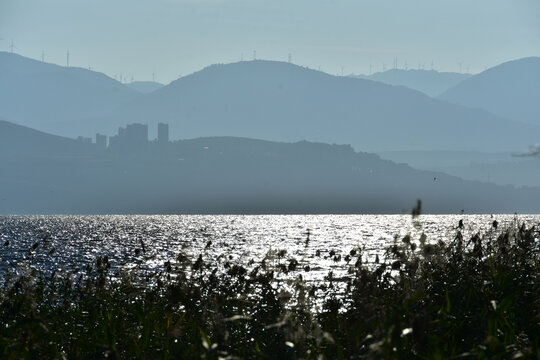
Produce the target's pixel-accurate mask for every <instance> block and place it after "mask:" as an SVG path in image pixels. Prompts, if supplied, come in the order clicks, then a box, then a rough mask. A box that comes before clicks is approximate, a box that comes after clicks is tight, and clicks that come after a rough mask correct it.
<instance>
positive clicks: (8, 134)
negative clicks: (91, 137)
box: [0, 120, 95, 160]
mask: <svg viewBox="0 0 540 360" xmlns="http://www.w3.org/2000/svg"><path fill="white" fill-rule="evenodd" d="M94 152H95V147H94V145H93V144H88V143H84V142H82V141H79V140H73V139H68V138H65V137H61V136H56V135H50V134H46V133H43V132H41V131H37V130H34V129H31V128H28V127H25V126H21V125H16V124H13V123H10V122H7V121H5V120H0V159H2V160H7V159H13V158H19V157H58V156H69V157H73V156H81V155H83V156H86V155H89V154H93V153H94Z"/></svg>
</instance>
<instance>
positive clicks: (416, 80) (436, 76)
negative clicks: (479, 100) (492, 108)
mask: <svg viewBox="0 0 540 360" xmlns="http://www.w3.org/2000/svg"><path fill="white" fill-rule="evenodd" d="M351 76H352V77H355V78H359V79H368V80H374V81H380V82H382V83H385V84H388V85H400V86H406V87H408V88H410V89H414V90H418V91H421V92H423V93H424V94H426V95H429V96H431V97H437V96H438V95H440V94H441V93H443V92H444V91H446V90H448V89H449V88H451V87H453V86H455V85H457V84H459V83H460V82H462V81H463V80H465V79H468V78H469V77H471V74H462V73H454V72H438V71H435V70H414V69H411V70H403V69H391V70H387V71H383V72H377V73H375V74H372V75H351Z"/></svg>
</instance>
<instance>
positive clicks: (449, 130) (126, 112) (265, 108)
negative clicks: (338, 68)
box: [95, 60, 540, 151]
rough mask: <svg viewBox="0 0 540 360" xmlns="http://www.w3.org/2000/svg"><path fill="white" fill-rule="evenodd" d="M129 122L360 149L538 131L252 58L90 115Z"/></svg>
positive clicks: (471, 143) (515, 138)
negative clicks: (303, 140)
mask: <svg viewBox="0 0 540 360" xmlns="http://www.w3.org/2000/svg"><path fill="white" fill-rule="evenodd" d="M131 122H142V123H149V124H152V126H151V128H155V126H154V125H155V123H157V122H168V123H170V125H171V137H172V138H191V137H200V136H218V135H219V136H241V137H249V138H259V139H267V140H277V141H298V140H302V139H305V140H309V141H320V142H326V143H348V144H351V145H353V146H354V147H355V148H356V149H362V150H366V151H379V150H404V149H407V150H479V151H492V150H493V151H504V150H508V151H515V150H516V149H517V150H521V149H523V148H526V147H527V146H528V145H529V144H530V143H534V142H535V141H536V140H537V137H536V136H533V134H534V133H536V134H537V133H539V132H540V127H536V126H527V125H523V124H515V123H513V122H510V121H507V120H504V119H501V118H498V117H496V116H494V115H492V114H490V113H488V112H486V111H483V110H475V109H470V108H467V107H464V106H460V105H455V104H451V103H448V102H446V101H440V100H436V99H433V98H430V97H428V96H427V95H424V94H422V93H420V92H418V91H415V90H411V89H408V88H405V87H400V86H391V85H386V84H382V83H380V82H374V81H370V80H364V79H353V78H349V77H336V76H331V75H328V74H325V73H322V72H319V71H315V70H310V69H307V68H302V67H299V66H296V65H292V64H289V63H283V62H274V61H260V60H256V61H248V62H238V63H233V64H226V65H213V66H210V67H208V68H205V69H203V70H202V71H199V72H197V73H194V74H192V75H189V76H185V77H182V78H180V79H178V80H176V81H173V82H172V83H171V84H169V85H167V86H165V87H163V88H161V89H159V90H157V91H155V92H152V93H150V94H147V95H144V96H143V97H141V98H139V99H137V101H136V102H132V103H131V104H129V105H128V106H124V107H123V108H121V109H119V110H118V111H115V112H113V113H111V114H110V115H109V116H107V117H104V118H101V119H95V124H96V126H99V127H100V128H101V129H106V130H107V131H108V132H109V133H113V132H115V131H116V128H117V127H118V126H119V125H124V124H126V123H131Z"/></svg>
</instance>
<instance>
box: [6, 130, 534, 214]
mask: <svg viewBox="0 0 540 360" xmlns="http://www.w3.org/2000/svg"><path fill="white" fill-rule="evenodd" d="M1 126H2V128H1V130H2V132H1V134H3V136H4V138H3V140H4V139H6V138H10V139H12V141H13V144H16V143H19V144H22V145H21V147H24V144H30V143H33V144H37V146H38V147H40V146H41V149H49V150H45V151H44V152H43V154H42V155H40V156H38V155H37V153H36V151H39V149H35V150H33V151H29V152H27V153H26V154H22V155H21V154H19V153H11V154H10V153H4V152H1V153H0V154H1V155H0V174H2V176H0V214H16V213H18V214H28V213H33V214H46V213H53V214H59V213H70V214H112V213H119V214H133V213H144V214H155V213H168V214H175V213H219V214H223V213H238V214H249V213H401V212H403V211H405V212H410V209H411V208H412V206H413V205H415V204H416V200H417V199H422V203H423V209H424V211H425V212H427V213H459V212H460V211H461V209H463V210H465V211H466V212H467V213H478V212H484V213H485V212H505V213H511V212H515V211H517V212H520V213H536V212H538V211H539V210H540V205H539V203H538V201H537V199H538V198H539V196H540V188H522V189H521V188H519V189H518V188H514V187H509V186H507V187H502V186H496V185H492V184H484V183H479V182H471V181H464V180H461V179H459V178H456V177H453V176H448V175H445V174H441V173H435V172H428V171H420V170H415V169H412V168H410V167H408V166H406V165H399V164H396V163H394V162H391V161H388V160H382V159H381V158H379V157H378V156H377V155H374V154H369V153H363V152H355V151H354V150H353V149H352V147H350V146H348V145H328V144H322V143H312V142H306V141H301V142H295V143H282V142H269V141H262V140H253V139H245V138H234V137H212V138H197V139H192V140H182V141H176V142H170V143H161V144H160V143H157V142H149V143H148V144H147V146H146V150H145V152H144V153H140V152H139V153H138V154H137V156H132V155H133V154H132V155H131V156H130V155H129V154H127V155H126V154H122V153H117V152H115V151H114V150H113V149H111V148H109V149H108V150H106V151H97V149H95V148H91V149H90V152H88V153H86V154H85V156H81V154H80V148H79V147H78V145H77V144H76V142H74V140H70V139H64V138H61V137H57V136H51V135H47V134H44V133H41V132H35V131H32V130H31V129H27V128H23V127H21V126H18V125H13V124H8V123H4V122H2V123H1ZM79 145H80V144H79ZM87 145H88V144H87ZM51 147H59V148H61V149H62V148H63V149H64V151H58V149H56V150H54V151H50V149H51ZM71 152H73V153H72V154H70V153H71Z"/></svg>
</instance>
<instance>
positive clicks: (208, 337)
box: [0, 226, 540, 359]
mask: <svg viewBox="0 0 540 360" xmlns="http://www.w3.org/2000/svg"><path fill="white" fill-rule="evenodd" d="M538 238H539V232H538V230H537V229H536V228H534V227H532V228H525V226H520V227H518V226H516V227H512V228H508V229H506V230H505V231H503V232H502V233H501V235H500V236H497V237H494V238H492V237H491V235H489V234H488V235H486V236H484V237H480V236H478V235H475V236H473V237H472V238H470V239H464V238H463V237H462V235H461V233H460V232H459V231H458V232H457V233H456V236H455V238H454V239H448V241H446V242H439V243H438V244H430V243H427V242H426V239H425V237H422V238H420V239H412V238H411V237H409V236H406V237H404V238H403V239H400V240H399V241H396V243H395V244H393V245H392V246H390V247H389V248H388V249H387V251H386V255H385V257H384V258H383V259H382V260H381V261H380V262H378V263H374V264H373V263H372V264H363V263H362V256H363V255H365V254H362V252H360V251H359V252H354V253H353V252H351V254H349V255H348V257H349V259H348V261H347V263H348V264H349V265H348V266H350V269H349V272H350V277H348V278H347V279H335V278H334V277H333V276H332V274H329V275H328V276H326V277H325V279H324V280H323V281H320V282H317V283H306V282H304V281H303V280H302V274H304V273H305V272H308V271H309V270H310V269H309V268H304V267H302V266H301V265H299V263H298V261H297V260H296V259H294V258H291V257H288V255H287V253H286V252H285V251H282V252H279V254H277V255H278V257H276V258H273V259H270V260H271V261H269V259H263V260H261V261H258V262H253V263H252V265H250V266H249V267H247V268H246V267H242V266H239V265H235V264H230V263H225V264H221V263H216V262H215V261H214V259H212V258H205V257H204V256H203V255H201V256H199V257H198V258H197V259H196V260H195V259H194V260H193V261H190V260H189V259H187V258H186V257H185V256H183V255H182V254H179V256H178V257H177V258H176V259H171V260H170V261H167V262H166V263H164V264H163V268H162V269H161V270H159V271H156V272H155V273H139V272H138V270H137V269H131V270H122V269H121V270H118V271H113V270H112V268H111V265H110V262H109V259H108V258H107V257H100V258H98V259H96V261H95V264H94V265H93V266H88V267H87V268H86V269H84V270H73V271H70V272H63V273H53V274H51V275H44V274H43V273H40V272H39V271H37V270H35V269H33V268H32V267H31V266H30V265H29V264H24V263H21V264H19V269H18V271H17V272H16V273H15V272H13V273H8V274H7V275H6V276H5V278H4V279H3V284H2V285H1V291H0V357H1V358H4V359H19V358H28V359H33V358H36V359H53V358H55V359H63V358H67V359H98V358H99V359H101V358H104V357H107V358H119V359H131V358H133V359H177V358H186V359H195V358H197V359H199V358H204V359H218V358H224V359H226V358H229V359H233V358H245V359H321V358H328V359H351V358H355V359H356V358H360V359H364V358H365V359H379V358H391V359H411V358H419V359H448V358H455V359H467V358H471V359H472V358H474V359H509V358H529V359H535V358H536V359H538V358H540V347H539V343H540V255H539V251H540V243H539V240H538ZM284 275H287V276H284ZM284 278H285V280H283V279H284ZM343 289H345V291H343Z"/></svg>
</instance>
